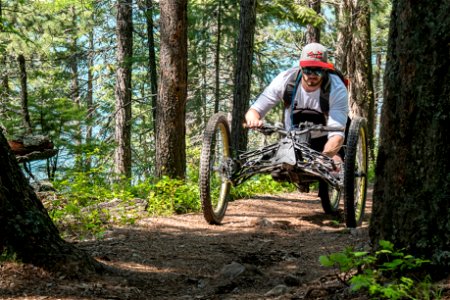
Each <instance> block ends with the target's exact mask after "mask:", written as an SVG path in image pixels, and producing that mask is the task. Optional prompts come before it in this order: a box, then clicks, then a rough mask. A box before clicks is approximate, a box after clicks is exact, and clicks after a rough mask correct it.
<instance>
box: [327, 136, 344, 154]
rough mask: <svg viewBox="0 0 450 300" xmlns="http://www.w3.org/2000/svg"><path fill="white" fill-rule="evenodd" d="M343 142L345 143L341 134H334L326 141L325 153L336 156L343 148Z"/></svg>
mask: <svg viewBox="0 0 450 300" xmlns="http://www.w3.org/2000/svg"><path fill="white" fill-rule="evenodd" d="M342 144H344V137H343V136H341V135H333V136H331V137H330V138H329V139H328V141H327V142H326V144H325V146H324V147H323V154H325V155H326V156H328V157H334V156H335V155H336V154H337V153H338V151H339V149H341V147H342Z"/></svg>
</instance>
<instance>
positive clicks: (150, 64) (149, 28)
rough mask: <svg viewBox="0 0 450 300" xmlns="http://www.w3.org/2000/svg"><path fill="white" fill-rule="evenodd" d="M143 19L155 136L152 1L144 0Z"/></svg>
mask: <svg viewBox="0 0 450 300" xmlns="http://www.w3.org/2000/svg"><path fill="white" fill-rule="evenodd" d="M145 20H146V23H147V45H148V69H149V75H150V92H151V93H152V95H151V97H152V119H153V133H154V135H155V136H156V98H157V96H158V76H157V72H156V53H155V37H154V35H153V29H154V25H153V2H152V0H145Z"/></svg>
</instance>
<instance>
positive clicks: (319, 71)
mask: <svg viewBox="0 0 450 300" xmlns="http://www.w3.org/2000/svg"><path fill="white" fill-rule="evenodd" d="M302 72H303V74H305V75H308V76H309V75H313V74H314V75H316V76H319V77H321V76H322V75H323V73H324V72H325V71H324V70H323V69H320V68H302Z"/></svg>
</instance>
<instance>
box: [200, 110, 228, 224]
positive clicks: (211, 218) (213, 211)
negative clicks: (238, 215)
mask: <svg viewBox="0 0 450 300" xmlns="http://www.w3.org/2000/svg"><path fill="white" fill-rule="evenodd" d="M230 160H231V150H230V129H229V125H228V121H227V119H226V117H225V115H224V114H221V113H217V114H215V115H213V116H212V117H211V119H210V120H209V122H208V124H207V125H206V129H205V131H204V133H203V146H202V152H201V156H200V178H199V188H200V199H201V202H202V209H203V216H204V218H205V220H206V221H207V222H208V223H210V224H220V222H221V221H222V219H223V216H224V215H225V211H226V209H227V206H228V196H229V193H230V186H231V184H230V181H229V180H228V176H227V174H229V173H230V170H229V166H230Z"/></svg>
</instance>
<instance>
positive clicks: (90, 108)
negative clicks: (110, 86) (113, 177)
mask: <svg viewBox="0 0 450 300" xmlns="http://www.w3.org/2000/svg"><path fill="white" fill-rule="evenodd" d="M94 52H95V46H94V31H91V32H90V33H89V54H88V59H87V65H88V69H87V75H88V77H87V94H86V106H87V116H86V123H87V125H86V145H88V146H90V145H91V143H92V123H93V119H94V110H95V109H94V74H93V71H92V70H93V67H94ZM91 164H92V159H91V157H90V156H86V159H85V161H84V170H85V171H86V172H88V171H89V170H90V169H91Z"/></svg>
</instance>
